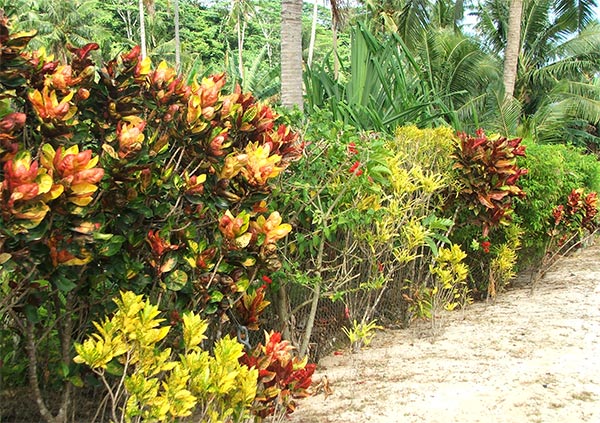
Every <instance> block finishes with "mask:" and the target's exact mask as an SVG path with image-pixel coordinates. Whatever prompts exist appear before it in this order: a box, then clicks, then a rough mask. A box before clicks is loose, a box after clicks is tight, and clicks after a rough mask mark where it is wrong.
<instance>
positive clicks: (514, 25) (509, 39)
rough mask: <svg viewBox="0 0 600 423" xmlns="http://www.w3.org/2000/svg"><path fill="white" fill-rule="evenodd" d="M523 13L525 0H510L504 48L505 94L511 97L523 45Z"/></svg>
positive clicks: (506, 96)
mask: <svg viewBox="0 0 600 423" xmlns="http://www.w3.org/2000/svg"><path fill="white" fill-rule="evenodd" d="M522 13H523V0H510V9H509V14H508V33H507V35H506V49H505V50H504V73H503V76H502V81H503V83H504V96H505V98H510V97H512V96H513V94H514V92H515V82H516V80H517V66H518V62H519V53H520V50H521V48H520V46H521V15H522Z"/></svg>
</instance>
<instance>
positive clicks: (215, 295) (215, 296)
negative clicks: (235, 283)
mask: <svg viewBox="0 0 600 423" xmlns="http://www.w3.org/2000/svg"><path fill="white" fill-rule="evenodd" d="M222 299H223V293H222V292H221V291H213V292H211V293H210V300H211V301H212V302H213V303H220V302H221V300H222Z"/></svg>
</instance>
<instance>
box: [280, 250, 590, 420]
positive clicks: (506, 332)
mask: <svg viewBox="0 0 600 423" xmlns="http://www.w3.org/2000/svg"><path fill="white" fill-rule="evenodd" d="M513 285H514V286H513V287H512V288H511V289H509V290H508V291H506V292H504V293H502V294H500V295H499V297H498V298H497V299H496V301H494V302H487V303H476V304H473V305H470V306H468V307H467V308H466V309H465V310H463V311H455V312H452V313H448V314H447V315H445V316H444V318H443V330H442V331H441V332H438V334H437V335H436V336H432V331H431V329H430V325H429V323H427V322H416V323H415V324H413V326H411V328H409V329H406V330H383V331H380V332H379V333H378V334H377V335H376V337H375V339H374V341H373V343H372V344H371V346H370V347H369V348H363V349H362V350H361V351H358V352H356V353H352V352H351V351H349V350H344V351H338V352H336V354H334V355H331V356H328V357H325V358H323V359H322V360H320V362H319V365H318V368H317V371H316V372H315V376H314V380H315V381H316V382H319V381H320V380H321V378H322V377H323V376H324V375H325V376H326V377H327V379H328V381H329V383H330V387H331V389H332V390H333V394H331V395H329V396H328V397H327V398H325V394H324V393H319V394H317V395H315V396H312V397H309V398H306V399H303V400H300V401H299V404H298V408H297V409H296V411H295V412H294V413H293V414H292V415H291V416H290V418H289V419H288V420H287V421H288V422H290V423H313V422H319V423H321V422H323V423H326V422H329V423H333V422H337V423H341V422H344V423H351V422H381V423H383V422H410V423H413V422H414V423H419V422H427V423H438V422H439V423H442V422H443V423H454V422H456V423H475V422H481V423H525V422H532V423H552V422H560V423H578V422H593V423H600V244H599V243H596V244H595V245H593V246H589V247H586V248H584V249H581V250H579V251H577V252H575V253H574V254H572V255H571V256H569V257H566V258H563V259H561V260H560V261H559V262H557V263H555V265H554V266H552V268H551V269H549V271H548V272H547V273H546V275H545V276H544V278H543V279H541V280H539V281H538V282H537V283H536V284H535V285H534V286H533V287H532V286H531V283H530V278H529V275H523V276H522V277H521V278H520V279H518V280H517V281H516V282H515V283H514V284H513Z"/></svg>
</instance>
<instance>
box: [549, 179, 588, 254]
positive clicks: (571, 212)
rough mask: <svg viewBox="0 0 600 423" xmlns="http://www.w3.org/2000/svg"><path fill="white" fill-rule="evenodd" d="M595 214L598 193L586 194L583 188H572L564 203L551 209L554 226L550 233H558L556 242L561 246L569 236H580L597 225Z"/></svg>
mask: <svg viewBox="0 0 600 423" xmlns="http://www.w3.org/2000/svg"><path fill="white" fill-rule="evenodd" d="M597 214H598V194H597V193H596V192H590V193H587V194H586V193H585V191H584V189H583V188H578V189H574V190H572V191H571V193H570V194H569V197H568V198H567V201H566V203H565V204H560V205H558V206H556V207H555V208H554V210H552V217H553V219H554V228H553V230H552V233H551V235H552V236H556V235H560V237H559V241H558V244H559V246H561V245H562V244H563V243H564V242H565V241H566V240H567V239H568V238H569V236H580V235H581V234H582V233H583V232H584V231H586V230H587V231H590V232H591V231H593V230H594V229H595V228H596V227H597V225H598V222H597V219H596V215H597Z"/></svg>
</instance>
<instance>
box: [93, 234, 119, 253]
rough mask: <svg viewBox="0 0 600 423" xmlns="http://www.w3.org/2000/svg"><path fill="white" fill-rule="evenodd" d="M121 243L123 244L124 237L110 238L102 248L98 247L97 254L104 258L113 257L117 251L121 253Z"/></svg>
mask: <svg viewBox="0 0 600 423" xmlns="http://www.w3.org/2000/svg"><path fill="white" fill-rule="evenodd" d="M123 242H125V237H124V236H122V235H115V236H113V237H111V238H110V240H109V241H108V242H107V243H106V244H104V245H103V246H102V247H100V249H99V250H98V254H100V255H102V256H105V257H111V256H114V255H115V254H117V253H118V252H119V251H121V245H122V244H123Z"/></svg>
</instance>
